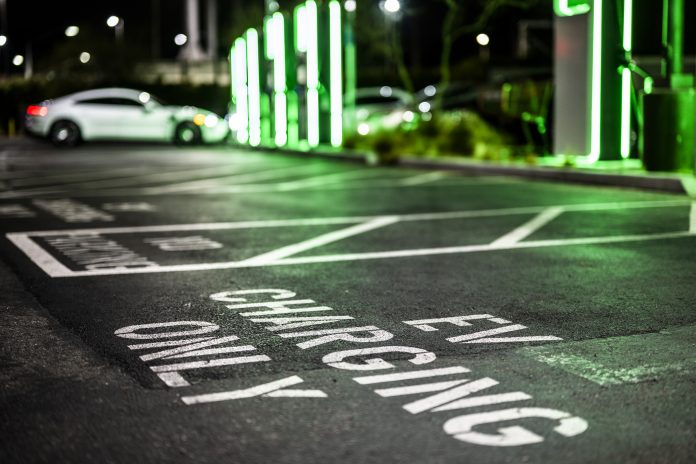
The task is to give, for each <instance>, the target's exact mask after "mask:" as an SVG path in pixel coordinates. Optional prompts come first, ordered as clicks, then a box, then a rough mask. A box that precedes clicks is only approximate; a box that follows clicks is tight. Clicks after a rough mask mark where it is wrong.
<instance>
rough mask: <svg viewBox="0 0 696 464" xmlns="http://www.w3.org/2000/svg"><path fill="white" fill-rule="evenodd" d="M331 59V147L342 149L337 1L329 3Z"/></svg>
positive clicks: (339, 42) (339, 16) (339, 24)
mask: <svg viewBox="0 0 696 464" xmlns="http://www.w3.org/2000/svg"><path fill="white" fill-rule="evenodd" d="M329 34H330V37H329V47H331V48H330V51H329V57H330V60H331V62H330V81H331V86H330V93H329V96H330V99H331V145H333V146H334V147H340V146H341V142H342V139H343V85H342V79H343V72H342V66H341V64H342V55H341V49H342V46H341V45H342V40H341V5H340V4H339V3H338V2H337V1H332V2H330V3H329Z"/></svg>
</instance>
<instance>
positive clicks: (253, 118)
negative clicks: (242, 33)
mask: <svg viewBox="0 0 696 464" xmlns="http://www.w3.org/2000/svg"><path fill="white" fill-rule="evenodd" d="M246 41H247V44H246V45H247V80H248V92H249V144H250V145H252V146H254V147H256V146H258V145H259V144H260V143H261V88H260V83H259V34H258V32H256V29H249V30H247V32H246Z"/></svg>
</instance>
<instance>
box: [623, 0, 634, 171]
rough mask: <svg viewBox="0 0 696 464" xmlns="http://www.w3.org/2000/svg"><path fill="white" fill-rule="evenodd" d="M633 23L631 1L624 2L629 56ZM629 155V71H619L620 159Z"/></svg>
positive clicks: (624, 36) (625, 44)
mask: <svg viewBox="0 0 696 464" xmlns="http://www.w3.org/2000/svg"><path fill="white" fill-rule="evenodd" d="M632 22H633V0H624V15H623V49H624V50H625V51H626V52H627V54H630V52H631V34H632V32H633V31H632ZM630 155H631V71H630V70H629V69H628V68H626V67H624V68H623V69H622V70H621V157H622V158H624V159H625V158H628V157H629V156H630Z"/></svg>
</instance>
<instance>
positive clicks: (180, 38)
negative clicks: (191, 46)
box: [174, 34, 188, 46]
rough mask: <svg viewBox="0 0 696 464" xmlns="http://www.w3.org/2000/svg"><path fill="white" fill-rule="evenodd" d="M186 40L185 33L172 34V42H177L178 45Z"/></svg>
mask: <svg viewBox="0 0 696 464" xmlns="http://www.w3.org/2000/svg"><path fill="white" fill-rule="evenodd" d="M187 40H188V37H186V34H177V35H175V36H174V43H175V44H177V45H178V46H182V45H184V44H185V43H186V41H187Z"/></svg>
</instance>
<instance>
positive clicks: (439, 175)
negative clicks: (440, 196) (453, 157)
mask: <svg viewBox="0 0 696 464" xmlns="http://www.w3.org/2000/svg"><path fill="white" fill-rule="evenodd" d="M444 177H445V173H444V172H439V171H436V172H427V173H425V174H418V175H416V176H412V177H408V178H406V179H403V180H401V181H399V182H398V183H399V185H406V186H410V185H421V184H426V183H428V182H435V181H437V180H440V179H443V178H444Z"/></svg>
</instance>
